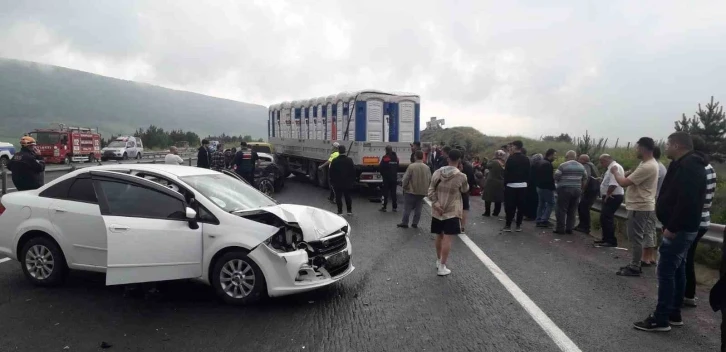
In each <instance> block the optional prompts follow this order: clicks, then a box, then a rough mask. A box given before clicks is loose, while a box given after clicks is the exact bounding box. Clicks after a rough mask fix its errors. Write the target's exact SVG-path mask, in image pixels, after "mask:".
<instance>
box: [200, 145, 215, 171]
mask: <svg viewBox="0 0 726 352" xmlns="http://www.w3.org/2000/svg"><path fill="white" fill-rule="evenodd" d="M211 164H212V156H211V155H210V153H209V141H208V140H206V139H202V146H201V147H199V150H198V151H197V167H202V168H205V169H209V167H210V166H211Z"/></svg>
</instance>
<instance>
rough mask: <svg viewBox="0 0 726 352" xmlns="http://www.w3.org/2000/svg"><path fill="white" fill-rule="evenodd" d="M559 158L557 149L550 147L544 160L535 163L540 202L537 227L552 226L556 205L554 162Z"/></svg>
mask: <svg viewBox="0 0 726 352" xmlns="http://www.w3.org/2000/svg"><path fill="white" fill-rule="evenodd" d="M555 158H557V151H556V150H554V149H548V150H547V153H545V157H544V160H540V161H538V162H537V164H536V165H535V170H536V174H537V175H536V177H537V178H536V179H537V185H536V186H537V196H538V197H539V204H538V206H537V227H550V226H552V223H550V216H551V215H552V209H553V208H554V206H555V179H554V174H555V171H554V168H553V167H552V162H553V161H555Z"/></svg>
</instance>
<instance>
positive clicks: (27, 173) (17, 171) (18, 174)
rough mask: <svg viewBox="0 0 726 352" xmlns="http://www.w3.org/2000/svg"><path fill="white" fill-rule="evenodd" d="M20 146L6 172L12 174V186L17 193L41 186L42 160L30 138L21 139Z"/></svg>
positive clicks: (33, 141)
mask: <svg viewBox="0 0 726 352" xmlns="http://www.w3.org/2000/svg"><path fill="white" fill-rule="evenodd" d="M20 146H21V148H20V151H18V152H17V153H15V155H13V158H12V160H10V162H9V163H8V170H10V171H11V172H12V173H13V184H15V188H16V189H17V190H18V191H27V190H32V189H38V188H40V187H41V186H43V171H44V170H45V163H44V162H43V158H42V157H41V156H40V151H39V150H38V149H37V148H36V147H35V139H33V138H32V137H28V136H26V137H23V138H21V139H20Z"/></svg>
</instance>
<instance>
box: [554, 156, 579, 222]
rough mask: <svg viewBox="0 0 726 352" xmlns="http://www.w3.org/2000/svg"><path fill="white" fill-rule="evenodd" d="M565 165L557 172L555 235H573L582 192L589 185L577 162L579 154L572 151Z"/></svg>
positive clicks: (561, 165)
mask: <svg viewBox="0 0 726 352" xmlns="http://www.w3.org/2000/svg"><path fill="white" fill-rule="evenodd" d="M565 159H566V160H567V161H565V162H564V163H562V164H560V166H559V167H558V168H557V171H556V172H555V181H556V182H557V211H556V212H555V216H556V218H557V225H556V228H555V231H554V233H556V234H558V235H563V234H568V235H570V234H572V229H573V228H574V227H575V213H576V212H577V205H578V203H579V201H580V196H582V190H583V189H584V188H585V185H586V184H587V172H586V171H585V167H584V166H582V164H580V163H579V162H578V161H577V160H575V159H577V153H575V151H574V150H570V151H568V152H567V154H565Z"/></svg>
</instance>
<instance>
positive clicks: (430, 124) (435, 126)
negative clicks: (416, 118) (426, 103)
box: [426, 116, 444, 130]
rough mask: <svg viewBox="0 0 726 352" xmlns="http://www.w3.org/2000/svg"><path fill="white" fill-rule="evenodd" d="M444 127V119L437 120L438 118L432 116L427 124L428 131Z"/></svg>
mask: <svg viewBox="0 0 726 352" xmlns="http://www.w3.org/2000/svg"><path fill="white" fill-rule="evenodd" d="M443 125H444V119H441V120H439V119H437V118H436V116H432V117H431V120H430V121H428V122H426V129H432V130H438V129H441V128H442V127H441V126H443Z"/></svg>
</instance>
